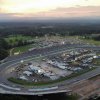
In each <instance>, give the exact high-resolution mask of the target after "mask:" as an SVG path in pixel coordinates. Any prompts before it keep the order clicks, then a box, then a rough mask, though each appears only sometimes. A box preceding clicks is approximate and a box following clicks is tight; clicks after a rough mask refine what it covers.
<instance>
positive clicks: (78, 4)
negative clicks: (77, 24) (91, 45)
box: [0, 0, 100, 20]
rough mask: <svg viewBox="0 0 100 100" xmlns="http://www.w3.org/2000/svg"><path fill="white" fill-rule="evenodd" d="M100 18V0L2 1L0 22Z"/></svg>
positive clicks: (0, 4)
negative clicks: (33, 19) (24, 19)
mask: <svg viewBox="0 0 100 100" xmlns="http://www.w3.org/2000/svg"><path fill="white" fill-rule="evenodd" d="M91 16H92V17H98V16H100V0H0V20H6V19H7V20H9V19H21V18H22V19H23V18H44V19H45V18H70V17H71V18H73V17H91Z"/></svg>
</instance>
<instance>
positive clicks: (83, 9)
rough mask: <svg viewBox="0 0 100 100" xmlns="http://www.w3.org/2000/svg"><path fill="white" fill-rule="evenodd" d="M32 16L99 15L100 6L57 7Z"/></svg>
mask: <svg viewBox="0 0 100 100" xmlns="http://www.w3.org/2000/svg"><path fill="white" fill-rule="evenodd" d="M34 16H44V17H65V18H66V17H86V16H100V6H78V7H70V8H57V9H55V10H51V11H48V12H41V13H39V14H36V15H34Z"/></svg>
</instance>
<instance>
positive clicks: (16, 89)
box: [0, 44, 100, 95]
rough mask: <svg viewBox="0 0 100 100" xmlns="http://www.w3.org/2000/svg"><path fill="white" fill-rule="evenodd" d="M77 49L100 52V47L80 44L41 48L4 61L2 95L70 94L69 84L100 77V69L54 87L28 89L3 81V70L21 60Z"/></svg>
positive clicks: (0, 81) (1, 65) (0, 82)
mask: <svg viewBox="0 0 100 100" xmlns="http://www.w3.org/2000/svg"><path fill="white" fill-rule="evenodd" d="M77 48H81V49H82V48H83V49H90V50H97V51H100V47H96V46H88V45H79V44H65V45H57V46H53V47H47V48H40V49H35V50H32V51H28V52H25V53H23V54H21V55H18V56H11V57H8V58H7V59H5V60H4V63H2V64H0V93H4V94H23V95H40V94H49V93H57V92H69V91H70V89H69V88H68V86H67V85H69V84H76V83H77V82H80V81H83V80H86V79H88V78H91V77H93V76H96V75H99V74H100V67H98V68H96V69H94V70H92V71H90V72H87V73H85V74H82V75H80V76H77V77H75V78H72V79H69V80H66V81H63V82H59V83H55V84H52V85H46V86H41V87H29V88H26V87H24V86H20V85H17V84H14V85H13V84H12V83H9V82H8V83H7V82H6V83H5V82H4V80H3V77H2V76H3V74H4V73H3V70H5V69H6V68H9V67H11V66H13V65H15V66H16V65H17V64H18V63H20V61H21V60H28V59H34V58H37V57H40V56H42V57H44V56H49V55H53V54H54V53H57V52H63V51H65V50H70V49H77Z"/></svg>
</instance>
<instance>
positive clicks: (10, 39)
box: [5, 35, 34, 45]
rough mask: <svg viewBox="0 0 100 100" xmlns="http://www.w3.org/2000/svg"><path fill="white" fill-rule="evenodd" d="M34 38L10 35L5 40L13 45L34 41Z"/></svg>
mask: <svg viewBox="0 0 100 100" xmlns="http://www.w3.org/2000/svg"><path fill="white" fill-rule="evenodd" d="M33 39H34V38H33V37H31V36H23V35H9V36H8V37H6V38H5V40H6V41H7V42H8V43H9V44H11V45H14V44H17V43H18V41H19V40H22V41H24V40H33Z"/></svg>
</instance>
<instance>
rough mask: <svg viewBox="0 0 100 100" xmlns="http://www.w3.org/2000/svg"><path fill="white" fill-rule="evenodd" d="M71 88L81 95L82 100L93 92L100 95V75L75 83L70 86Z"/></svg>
mask: <svg viewBox="0 0 100 100" xmlns="http://www.w3.org/2000/svg"><path fill="white" fill-rule="evenodd" d="M70 88H71V90H72V91H73V92H74V93H77V94H79V95H80V96H81V98H82V99H81V100H84V98H88V97H89V96H91V95H93V94H98V95H100V75H98V76H96V77H94V78H91V79H89V80H85V81H81V82H80V83H77V84H73V85H71V86H70Z"/></svg>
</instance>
